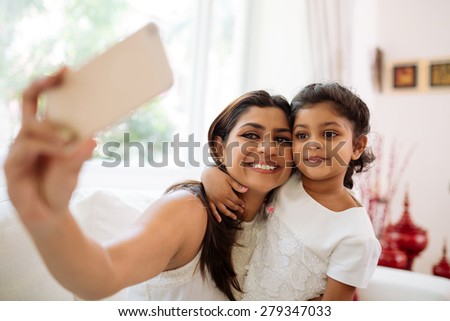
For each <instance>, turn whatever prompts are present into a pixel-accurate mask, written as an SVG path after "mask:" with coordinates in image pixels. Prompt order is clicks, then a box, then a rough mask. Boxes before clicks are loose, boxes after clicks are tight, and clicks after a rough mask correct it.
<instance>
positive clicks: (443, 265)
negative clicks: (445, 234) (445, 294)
mask: <svg viewBox="0 0 450 321" xmlns="http://www.w3.org/2000/svg"><path fill="white" fill-rule="evenodd" d="M433 274H434V275H437V276H442V277H444V278H447V279H450V264H449V263H448V261H447V247H446V245H445V242H444V248H443V250H442V259H441V261H440V262H439V263H438V264H436V265H435V266H433Z"/></svg>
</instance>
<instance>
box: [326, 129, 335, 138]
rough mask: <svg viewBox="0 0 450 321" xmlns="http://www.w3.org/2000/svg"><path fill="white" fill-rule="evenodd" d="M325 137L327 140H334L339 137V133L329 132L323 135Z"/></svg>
mask: <svg viewBox="0 0 450 321" xmlns="http://www.w3.org/2000/svg"><path fill="white" fill-rule="evenodd" d="M323 136H325V138H333V137H336V136H337V133H336V132H334V131H331V130H327V131H326V132H325V133H323Z"/></svg>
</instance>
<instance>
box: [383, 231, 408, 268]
mask: <svg viewBox="0 0 450 321" xmlns="http://www.w3.org/2000/svg"><path fill="white" fill-rule="evenodd" d="M391 231H392V225H388V226H386V228H385V230H384V233H383V239H382V241H381V248H382V251H381V255H380V259H379V260H378V265H382V266H387V267H391V268H396V269H406V266H407V264H408V257H407V256H406V253H405V252H403V251H401V250H400V249H399V248H398V246H397V243H395V242H394V241H393V240H392V238H391V234H390V233H391Z"/></svg>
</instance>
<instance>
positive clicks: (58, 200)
mask: <svg viewBox="0 0 450 321" xmlns="http://www.w3.org/2000/svg"><path fill="white" fill-rule="evenodd" d="M64 71H65V69H61V70H60V71H59V72H57V73H56V74H54V75H53V76H50V77H47V78H43V79H40V80H37V81H35V82H33V83H32V84H31V85H30V86H29V87H28V88H27V89H26V90H25V91H24V92H23V95H22V127H21V129H20V132H19V133H18V135H17V137H16V139H15V141H14V143H13V144H12V145H11V147H10V151H9V154H8V157H7V159H6V161H5V165H4V168H5V176H6V181H7V186H8V193H9V196H10V199H11V202H12V203H13V204H14V206H15V208H16V210H17V212H18V213H19V215H20V217H21V219H22V220H23V222H24V223H25V225H26V226H27V227H28V228H32V227H35V226H37V225H41V224H42V223H45V222H47V220H48V219H50V218H52V217H55V215H57V214H62V213H67V212H68V206H69V200H70V197H71V195H72V192H73V190H74V189H75V186H76V184H77V181H78V174H79V172H80V169H81V166H82V164H83V162H84V161H85V160H87V159H89V158H90V157H91V155H92V151H93V149H94V148H95V142H94V141H93V140H91V139H89V140H86V141H83V142H76V143H75V142H74V140H73V136H71V135H70V134H69V132H68V131H67V130H64V129H62V128H61V127H60V126H57V125H55V124H52V123H50V122H49V121H46V120H44V121H39V120H38V119H37V118H36V111H37V101H38V97H39V95H40V94H41V93H42V92H43V91H44V90H47V89H49V88H52V87H57V86H58V85H60V84H61V82H62V81H63V78H64Z"/></svg>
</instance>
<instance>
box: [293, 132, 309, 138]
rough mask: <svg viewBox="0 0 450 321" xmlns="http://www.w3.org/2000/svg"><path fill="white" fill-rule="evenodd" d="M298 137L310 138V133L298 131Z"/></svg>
mask: <svg viewBox="0 0 450 321" xmlns="http://www.w3.org/2000/svg"><path fill="white" fill-rule="evenodd" d="M296 136H297V138H298V139H306V138H308V134H307V133H298V134H297V135H296Z"/></svg>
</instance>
